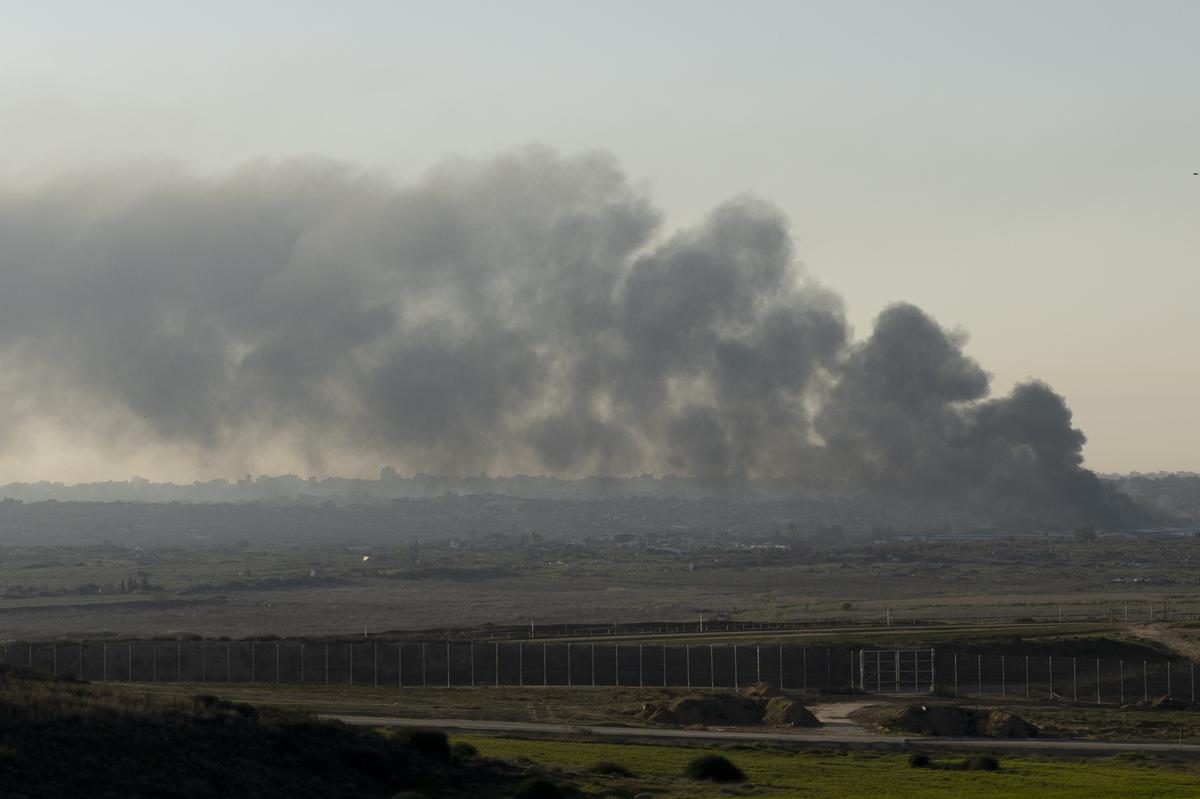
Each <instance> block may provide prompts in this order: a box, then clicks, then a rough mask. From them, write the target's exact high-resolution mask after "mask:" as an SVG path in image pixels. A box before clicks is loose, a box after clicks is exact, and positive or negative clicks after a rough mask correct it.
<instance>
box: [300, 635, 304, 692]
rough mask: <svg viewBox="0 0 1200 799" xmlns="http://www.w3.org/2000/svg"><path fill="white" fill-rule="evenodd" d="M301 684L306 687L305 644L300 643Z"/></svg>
mask: <svg viewBox="0 0 1200 799" xmlns="http://www.w3.org/2000/svg"><path fill="white" fill-rule="evenodd" d="M300 684H301V685H304V642H303V641H301V642H300Z"/></svg>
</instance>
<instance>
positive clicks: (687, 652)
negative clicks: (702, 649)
mask: <svg viewBox="0 0 1200 799" xmlns="http://www.w3.org/2000/svg"><path fill="white" fill-rule="evenodd" d="M683 662H684V665H685V666H686V667H687V687H688V688H691V687H692V645H691V644H684V645H683Z"/></svg>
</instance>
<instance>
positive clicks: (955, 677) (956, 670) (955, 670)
mask: <svg viewBox="0 0 1200 799" xmlns="http://www.w3.org/2000/svg"><path fill="white" fill-rule="evenodd" d="M954 695H955V696H958V653H957V652H955V653H954Z"/></svg>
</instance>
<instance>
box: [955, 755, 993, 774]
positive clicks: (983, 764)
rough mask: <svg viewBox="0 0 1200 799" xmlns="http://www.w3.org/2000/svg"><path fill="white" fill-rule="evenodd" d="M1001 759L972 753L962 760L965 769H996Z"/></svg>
mask: <svg viewBox="0 0 1200 799" xmlns="http://www.w3.org/2000/svg"><path fill="white" fill-rule="evenodd" d="M998 768H1000V761H999V760H997V759H996V758H994V757H992V756H991V755H971V756H970V757H968V758H967V759H966V760H964V761H963V762H962V769H963V771H995V770H996V769H998Z"/></svg>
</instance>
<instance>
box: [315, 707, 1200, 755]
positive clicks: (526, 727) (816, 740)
mask: <svg viewBox="0 0 1200 799" xmlns="http://www.w3.org/2000/svg"><path fill="white" fill-rule="evenodd" d="M321 718H324V719H332V720H336V721H340V722H342V723H344V724H352V725H356V726H364V727H432V728H436V729H442V730H459V731H464V732H484V733H503V734H505V735H511V736H517V737H520V736H529V737H589V738H600V739H606V740H615V741H625V742H630V743H653V742H658V743H671V742H676V743H693V744H695V743H756V742H767V743H775V744H792V745H799V746H811V747H822V748H823V747H834V748H850V749H890V750H911V749H952V750H956V751H961V750H975V749H977V750H984V751H988V752H1013V753H1031V752H1035V753H1043V754H1061V755H1116V754H1120V753H1122V752H1159V753H1175V754H1184V755H1189V756H1193V757H1195V756H1200V745H1196V744H1182V745H1180V744H1173V743H1166V742H1146V741H1084V740H1077V739H1066V738H1028V739H1024V740H1006V739H995V738H931V737H911V738H910V737H902V736H884V735H878V734H872V733H869V732H867V731H865V730H864V731H863V732H861V733H855V732H846V731H841V730H839V731H836V732H835V731H832V730H807V729H806V730H798V731H795V732H790V731H789V732H783V731H770V730H761V731H759V730H740V729H739V730H730V729H721V728H709V729H703V730H692V729H664V728H660V727H606V726H586V725H573V724H545V723H536V722H527V721H487V720H480V719H414V718H397V717H393V716H343V715H329V716H321Z"/></svg>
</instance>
